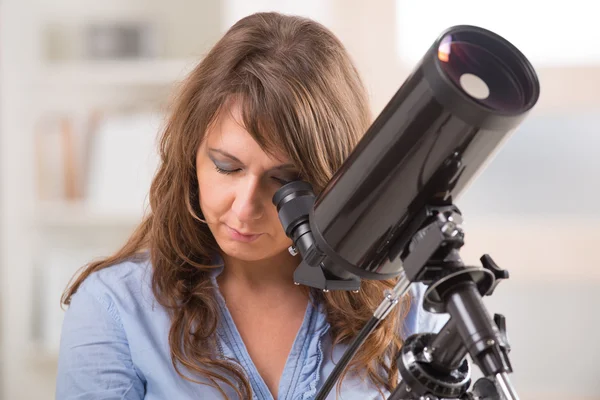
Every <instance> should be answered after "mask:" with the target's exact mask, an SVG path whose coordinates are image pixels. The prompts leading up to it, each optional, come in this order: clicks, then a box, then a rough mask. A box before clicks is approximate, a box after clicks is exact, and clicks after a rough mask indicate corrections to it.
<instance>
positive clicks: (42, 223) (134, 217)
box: [34, 202, 142, 230]
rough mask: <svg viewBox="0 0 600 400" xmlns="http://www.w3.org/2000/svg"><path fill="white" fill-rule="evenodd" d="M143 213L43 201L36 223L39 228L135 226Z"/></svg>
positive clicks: (128, 227)
mask: <svg viewBox="0 0 600 400" xmlns="http://www.w3.org/2000/svg"><path fill="white" fill-rule="evenodd" d="M141 221H142V214H141V213H139V214H136V213H133V212H131V213H127V212H106V211H99V210H94V209H93V208H92V207H90V206H88V205H87V204H85V203H78V202H72V203H70V202H43V203H40V204H39V205H38V206H37V207H36V212H35V219H34V224H35V226H36V227H37V228H47V229H55V228H60V229H66V228H69V229H70V228H73V229H77V228H115V229H128V230H131V229H133V228H135V227H136V226H137V225H138V224H139V223H140V222H141Z"/></svg>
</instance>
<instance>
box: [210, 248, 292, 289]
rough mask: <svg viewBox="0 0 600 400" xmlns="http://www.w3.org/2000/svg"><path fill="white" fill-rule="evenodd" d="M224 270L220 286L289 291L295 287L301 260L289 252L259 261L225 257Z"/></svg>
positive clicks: (220, 278)
mask: <svg viewBox="0 0 600 400" xmlns="http://www.w3.org/2000/svg"><path fill="white" fill-rule="evenodd" d="M223 262H224V268H223V272H222V273H221V274H220V275H219V277H218V280H219V285H222V284H227V285H232V284H233V285H235V286H236V287H243V288H245V289H249V290H257V291H262V290H269V289H289V288H296V286H295V285H294V270H295V269H296V267H297V266H298V262H299V259H297V258H294V257H292V256H291V255H290V254H289V253H288V252H287V251H285V252H282V253H280V254H278V255H276V256H274V257H271V258H269V259H265V260H258V261H244V260H239V259H237V258H234V257H230V256H228V255H225V254H224V255H223Z"/></svg>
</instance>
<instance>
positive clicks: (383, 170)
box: [273, 25, 540, 400]
mask: <svg viewBox="0 0 600 400" xmlns="http://www.w3.org/2000/svg"><path fill="white" fill-rule="evenodd" d="M539 92H540V88H539V81H538V77H537V75H536V72H535V70H534V68H533V67H532V65H531V64H530V62H529V61H528V60H527V58H526V57H525V56H524V55H523V54H522V53H521V52H520V51H519V50H518V49H517V48H516V47H515V46H514V45H513V44H511V43H510V42H509V41H507V40H506V39H504V38H503V37H501V36H500V35H498V34H496V33H494V32H491V31H489V30H487V29H484V28H481V27H477V26H472V25H458V26H453V27H450V28H448V29H446V30H445V31H443V32H442V33H441V34H440V35H439V36H438V37H437V39H436V40H435V42H434V43H433V44H432V46H431V47H430V48H429V49H428V50H427V52H426V53H425V55H424V56H423V58H422V59H421V60H420V61H419V63H418V64H417V65H416V67H415V68H414V69H413V70H412V72H411V74H410V75H409V76H408V78H407V79H406V81H405V82H404V83H403V84H402V85H401V87H400V88H399V89H398V91H397V92H396V93H395V95H394V96H393V97H392V98H391V100H390V101H389V103H388V104H387V105H386V106H385V108H384V109H383V110H382V112H381V113H380V114H379V115H378V117H377V118H376V119H375V120H374V122H373V123H372V125H371V126H370V127H369V129H368V130H367V131H366V133H365V135H364V136H363V137H362V139H361V141H360V142H359V143H358V144H357V146H356V147H355V148H354V150H353V151H352V153H351V154H350V155H349V156H348V158H347V159H346V160H345V161H344V163H343V164H342V166H341V167H340V168H339V170H337V171H336V172H335V174H334V175H333V176H332V178H331V179H330V181H329V182H328V183H327V185H326V186H325V187H324V189H323V190H322V191H321V193H319V195H318V196H317V195H315V193H314V192H313V188H312V186H311V185H310V183H309V182H305V181H294V182H291V183H288V184H286V185H285V186H283V187H282V188H280V189H279V190H278V191H277V192H276V193H275V195H274V196H273V203H274V204H275V205H276V207H277V210H278V215H279V220H280V222H281V224H282V226H283V228H284V230H285V232H286V235H287V236H288V237H289V238H291V239H292V241H293V245H292V246H290V248H289V251H290V253H291V254H292V255H294V256H300V257H301V258H302V260H301V262H300V264H299V266H298V267H297V268H296V270H295V271H294V281H295V283H296V284H298V285H306V286H309V287H312V288H315V289H320V290H323V291H325V292H327V291H330V290H346V291H358V290H360V283H361V280H362V279H373V280H387V279H392V278H395V279H397V283H396V285H395V287H394V288H393V289H392V290H390V291H386V293H383V294H382V296H383V301H382V302H381V304H380V305H379V307H377V309H376V310H374V312H373V316H372V317H371V319H370V320H369V321H368V322H367V324H366V325H365V326H364V327H363V329H362V330H361V331H360V332H359V334H358V335H357V336H356V337H355V338H354V339H353V341H352V343H351V344H350V346H349V347H348V349H347V350H346V352H345V353H344V355H343V356H342V358H341V360H340V361H339V363H338V364H337V365H336V367H335V368H334V370H333V371H332V373H331V374H330V376H329V377H328V378H327V380H326V381H325V384H324V385H323V387H322V388H321V390H320V391H319V393H318V394H317V397H316V399H317V400H323V399H325V398H326V396H327V394H328V393H329V392H330V390H331V389H332V387H333V385H334V384H335V382H336V381H337V379H339V377H340V375H341V373H342V372H343V371H344V369H345V368H346V367H347V365H348V363H349V362H350V360H351V359H352V357H353V356H354V354H355V353H356V351H357V350H358V349H359V348H360V346H361V345H362V343H363V342H364V341H365V339H366V338H367V337H368V336H369V334H370V333H371V332H372V331H373V330H374V329H375V328H376V327H377V325H378V324H379V323H380V322H381V321H382V320H383V319H384V318H385V317H386V316H387V315H388V314H389V313H390V312H391V311H392V309H393V308H394V307H395V306H396V305H397V304H398V303H399V300H400V299H401V298H402V297H403V296H404V295H405V294H406V293H407V292H408V290H409V288H410V285H412V284H417V283H420V284H424V285H426V287H427V290H426V292H425V297H424V300H423V308H424V310H425V311H426V312H431V313H445V314H448V315H449V317H450V318H449V320H448V322H447V323H446V325H445V326H444V327H443V328H442V329H441V330H440V332H439V333H437V334H436V333H432V332H429V333H428V332H425V333H418V334H413V335H411V336H409V337H408V338H407V339H406V340H405V341H404V344H403V346H402V348H401V349H400V351H399V354H397V356H396V359H395V360H392V361H393V362H396V363H397V366H398V370H399V373H400V378H401V379H400V382H399V383H398V385H397V386H396V388H394V390H393V391H392V393H391V394H390V397H389V399H392V400H400V399H403V400H404V399H427V400H438V399H444V400H445V399H462V400H474V399H478V400H479V399H480V400H484V399H487V400H496V399H503V400H517V399H518V395H517V393H516V391H515V389H514V387H513V386H512V385H511V383H510V380H509V374H510V373H512V366H511V363H510V360H509V357H508V354H509V352H510V345H509V343H508V341H507V337H506V326H505V318H504V316H502V315H501V314H495V315H494V317H491V316H490V315H489V313H488V311H487V309H486V307H485V305H484V304H483V301H482V297H483V296H489V295H492V294H493V292H494V290H495V288H496V286H497V285H498V283H499V282H500V281H502V280H504V279H507V278H508V272H507V270H504V269H501V268H500V267H499V266H497V265H496V264H495V262H494V261H493V260H492V258H491V257H490V256H489V255H487V254H485V255H483V256H482V257H481V259H480V260H481V264H482V265H481V266H469V265H465V264H464V263H463V261H462V260H461V257H460V248H461V247H462V246H463V245H464V238H465V234H464V229H463V225H462V222H463V218H462V213H461V211H460V210H459V208H458V207H457V205H456V204H455V203H454V201H455V199H456V198H457V197H458V196H459V195H460V194H461V193H462V192H464V191H465V190H466V189H467V188H468V187H469V185H470V184H471V183H472V181H473V180H474V179H475V178H476V177H477V176H478V174H480V173H481V171H482V170H483V169H484V168H485V166H486V165H487V164H488V163H489V162H491V160H492V159H493V157H494V155H495V154H496V153H497V151H498V150H499V149H500V148H501V147H502V145H503V144H504V142H505V141H506V140H507V139H508V138H509V137H510V136H511V135H512V133H513V132H514V131H515V129H516V128H517V127H518V126H519V124H520V123H521V122H522V121H523V120H524V118H526V116H527V115H528V113H529V112H530V110H531V109H532V108H533V107H534V106H535V104H536V103H537V101H538V98H539ZM467 356H469V357H470V359H471V360H472V363H474V364H476V365H477V367H478V368H479V370H480V371H481V373H482V375H483V377H482V378H480V379H479V380H478V381H477V382H475V384H474V385H472V387H471V368H472V367H471V362H469V358H468V357H467Z"/></svg>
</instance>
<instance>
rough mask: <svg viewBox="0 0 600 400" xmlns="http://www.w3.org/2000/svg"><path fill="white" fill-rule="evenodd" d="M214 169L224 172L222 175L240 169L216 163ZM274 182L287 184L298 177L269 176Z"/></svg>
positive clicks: (239, 169)
mask: <svg viewBox="0 0 600 400" xmlns="http://www.w3.org/2000/svg"><path fill="white" fill-rule="evenodd" d="M215 169H216V170H217V172H218V173H220V174H224V175H231V174H233V173H236V172H239V171H241V170H242V169H241V168H231V167H227V168H225V167H223V166H219V165H217V164H215ZM271 178H272V179H273V180H274V181H275V182H276V183H278V184H280V185H281V186H283V185H287V184H288V183H290V182H292V181H294V180H297V179H299V177H298V176H294V177H278V176H272V177H271Z"/></svg>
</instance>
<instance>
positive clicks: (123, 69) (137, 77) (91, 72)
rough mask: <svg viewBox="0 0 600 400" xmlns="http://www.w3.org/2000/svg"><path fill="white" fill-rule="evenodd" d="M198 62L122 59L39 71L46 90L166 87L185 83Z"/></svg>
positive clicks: (54, 65)
mask: <svg viewBox="0 0 600 400" xmlns="http://www.w3.org/2000/svg"><path fill="white" fill-rule="evenodd" d="M197 63H198V60H194V59H172V60H123V61H78V62H62V63H48V64H46V65H45V66H42V67H41V68H40V70H39V74H38V79H37V83H38V86H40V87H44V88H56V89H61V90H62V89H66V88H69V87H71V88H78V87H89V86H124V85H125V86H136V85H138V86H139V85H150V86H164V85H171V84H174V83H176V82H177V81H180V80H182V79H183V78H185V76H186V75H187V74H188V73H189V72H190V71H191V70H192V69H193V68H194V66H195V65H196V64H197Z"/></svg>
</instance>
